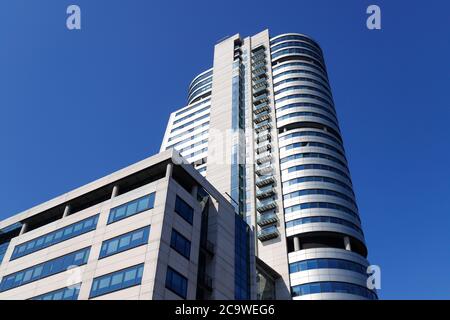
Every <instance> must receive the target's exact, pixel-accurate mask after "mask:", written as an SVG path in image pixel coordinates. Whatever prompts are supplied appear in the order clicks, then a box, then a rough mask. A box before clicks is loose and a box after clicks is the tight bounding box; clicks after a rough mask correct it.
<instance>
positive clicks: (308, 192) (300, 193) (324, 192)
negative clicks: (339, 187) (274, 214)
mask: <svg viewBox="0 0 450 320" xmlns="http://www.w3.org/2000/svg"><path fill="white" fill-rule="evenodd" d="M309 195H325V196H333V197H337V198H340V199H343V200H345V201H348V202H350V203H352V204H353V205H355V206H356V202H355V200H353V198H351V197H349V196H347V195H345V194H343V193H340V192H337V191H334V190H328V189H306V190H299V191H294V192H290V193H288V194H286V195H284V196H283V199H284V200H287V199H292V198H297V197H301V196H309Z"/></svg>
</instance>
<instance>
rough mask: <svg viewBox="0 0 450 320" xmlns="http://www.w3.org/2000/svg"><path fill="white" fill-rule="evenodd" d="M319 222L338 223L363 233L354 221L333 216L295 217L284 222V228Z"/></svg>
mask: <svg viewBox="0 0 450 320" xmlns="http://www.w3.org/2000/svg"><path fill="white" fill-rule="evenodd" d="M320 222H325V223H335V224H340V225H343V226H346V227H349V228H352V229H353V230H355V231H356V232H358V233H360V234H363V232H362V230H361V228H359V227H358V226H357V225H355V224H354V223H351V222H349V221H347V220H344V219H340V218H335V217H306V218H300V219H295V220H291V221H288V222H286V228H290V227H295V226H299V225H303V224H308V223H320Z"/></svg>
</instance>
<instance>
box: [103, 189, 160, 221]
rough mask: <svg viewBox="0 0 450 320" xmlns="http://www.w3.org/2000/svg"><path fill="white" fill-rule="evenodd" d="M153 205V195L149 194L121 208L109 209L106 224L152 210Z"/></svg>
mask: <svg viewBox="0 0 450 320" xmlns="http://www.w3.org/2000/svg"><path fill="white" fill-rule="evenodd" d="M154 203H155V193H154V192H153V193H151V194H149V195H147V196H145V197H142V198H139V199H136V200H133V201H130V202H128V203H125V204H123V205H121V206H118V207H115V208H113V209H111V211H110V212H109V217H108V224H110V223H113V222H116V221H119V220H122V219H125V218H128V217H130V216H132V215H135V214H138V213H140V212H142V211H146V210H149V209H152V208H153V205H154Z"/></svg>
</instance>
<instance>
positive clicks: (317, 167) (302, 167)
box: [287, 164, 350, 181]
mask: <svg viewBox="0 0 450 320" xmlns="http://www.w3.org/2000/svg"><path fill="white" fill-rule="evenodd" d="M303 170H326V171H330V172H334V173H337V174H339V175H340V176H342V177H344V178H346V179H347V180H348V181H350V177H349V176H348V174H347V173H346V172H344V171H342V170H339V169H337V168H334V167H332V166H327V165H325V164H302V165H298V166H293V167H290V168H288V169H287V172H288V173H293V172H297V171H303Z"/></svg>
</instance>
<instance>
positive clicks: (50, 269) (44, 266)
mask: <svg viewBox="0 0 450 320" xmlns="http://www.w3.org/2000/svg"><path fill="white" fill-rule="evenodd" d="M89 251H90V248H85V249H81V250H78V251H75V252H72V253H69V254H67V255H65V256H62V257H59V258H56V259H53V260H49V261H46V262H44V263H41V264H38V265H36V266H33V267H30V268H27V269H25V270H22V271H18V272H15V273H13V274H10V275H6V276H4V277H3V279H2V282H1V283H0V291H1V292H3V291H6V290H9V289H12V288H16V287H19V286H22V285H24V284H27V283H30V282H33V281H36V280H39V279H42V278H44V277H48V276H51V275H54V274H57V273H60V272H63V271H65V270H67V268H68V267H69V266H71V265H78V266H79V265H82V264H85V263H86V261H87V258H88V256H89ZM80 254H81V255H82V257H81V259H79V260H76V261H74V260H75V256H77V255H80Z"/></svg>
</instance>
